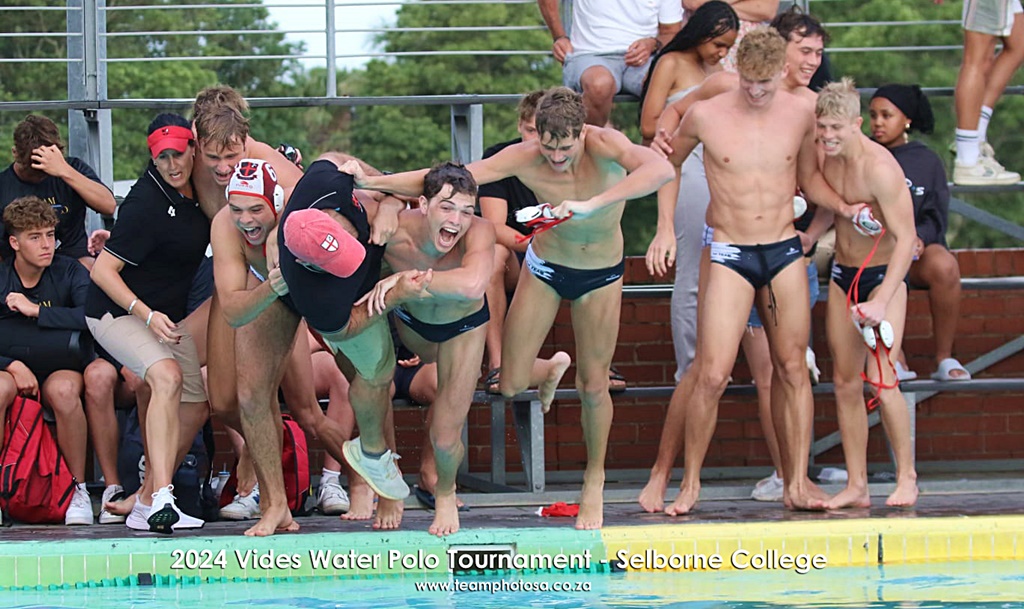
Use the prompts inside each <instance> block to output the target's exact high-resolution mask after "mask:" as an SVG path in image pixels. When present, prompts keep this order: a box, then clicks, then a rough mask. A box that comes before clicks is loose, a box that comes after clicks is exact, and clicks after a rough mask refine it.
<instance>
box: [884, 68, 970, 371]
mask: <svg viewBox="0 0 1024 609" xmlns="http://www.w3.org/2000/svg"><path fill="white" fill-rule="evenodd" d="M870 112H871V137H872V138H874V140H875V141H876V142H878V143H879V144H881V145H883V146H885V147H886V148H888V149H889V152H891V153H892V154H893V156H894V157H896V161H897V162H898V163H899V164H900V167H902V168H903V173H904V174H906V177H907V186H908V187H909V188H910V197H911V199H912V200H913V201H914V225H915V226H916V228H917V243H916V244H915V247H914V257H915V259H914V262H913V263H911V265H910V283H911V285H914V286H920V287H924V288H927V289H928V303H929V304H930V305H931V310H932V326H933V328H934V335H935V363H936V366H937V371H936V372H935V374H933V375H932V378H935V379H938V380H944V381H958V380H966V379H969V378H971V373H970V372H968V371H967V369H966V368H964V367H963V365H961V364H960V362H959V361H957V360H956V358H954V357H953V338H954V337H955V336H956V324H957V320H958V319H959V317H960V266H959V265H958V264H957V261H956V257H955V256H953V254H951V253H950V251H949V248H948V247H947V246H946V227H947V226H948V225H949V186H948V184H947V182H946V171H945V170H944V169H943V167H942V161H941V160H940V159H939V157H938V155H937V154H935V153H934V152H932V151H931V150H929V149H928V147H927V146H925V145H924V144H922V143H921V142H912V141H910V137H909V133H910V132H911V131H920V132H921V133H931V132H932V129H934V128H935V119H934V118H933V117H932V107H931V104H929V103H928V98H927V97H926V96H925V95H924V93H922V92H921V88H920V87H918V86H917V85H885V86H884V87H880V88H879V89H878V90H877V91H876V92H875V95H874V96H873V97H872V98H871V110H870ZM897 372H899V373H900V376H901V380H903V379H912V378H916V377H917V374H916V373H914V372H911V371H908V370H906V369H903V366H901V365H899V364H897Z"/></svg>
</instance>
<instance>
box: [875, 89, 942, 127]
mask: <svg viewBox="0 0 1024 609" xmlns="http://www.w3.org/2000/svg"><path fill="white" fill-rule="evenodd" d="M876 97H884V98H885V99H887V100H889V101H891V102H892V103H893V105H895V106H896V107H897V108H899V109H900V112H902V113H903V114H905V115H906V116H907V118H908V119H910V131H915V130H916V131H920V132H921V133H931V132H932V131H933V130H934V129H935V117H934V116H933V115H932V105H931V103H929V102H928V96H926V95H925V94H924V91H922V90H921V87H919V86H917V85H885V86H882V87H879V88H878V90H877V91H875V94H874V95H872V96H871V99H874V98H876Z"/></svg>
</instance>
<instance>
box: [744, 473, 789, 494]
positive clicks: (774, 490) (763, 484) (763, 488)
mask: <svg viewBox="0 0 1024 609" xmlns="http://www.w3.org/2000/svg"><path fill="white" fill-rule="evenodd" d="M782 490H783V487H782V478H780V477H779V475H778V474H777V473H775V472H772V475H771V476H768V477H767V478H764V479H762V480H760V481H759V482H758V483H757V484H755V485H754V490H753V491H752V492H751V493H750V498H751V499H753V500H754V501H782Z"/></svg>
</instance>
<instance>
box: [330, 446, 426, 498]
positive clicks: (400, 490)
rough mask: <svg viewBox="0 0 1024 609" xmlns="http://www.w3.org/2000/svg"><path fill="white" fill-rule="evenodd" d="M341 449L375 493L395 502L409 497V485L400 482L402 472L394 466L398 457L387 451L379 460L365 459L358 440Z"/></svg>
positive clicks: (349, 462) (402, 481) (353, 467)
mask: <svg viewBox="0 0 1024 609" xmlns="http://www.w3.org/2000/svg"><path fill="white" fill-rule="evenodd" d="M341 448H342V452H344V453H345V458H346V459H348V464H349V465H350V466H351V467H352V469H354V470H355V471H356V473H357V474H359V475H360V476H362V477H363V480H366V483H367V484H369V485H370V488H372V489H373V491H374V492H375V493H377V494H378V495H380V496H381V497H383V498H385V499H393V500H395V501H398V500H400V499H405V498H406V497H408V496H409V485H408V484H406V483H405V480H402V472H401V471H399V469H398V465H396V464H395V462H396V461H398V459H400V457H399V456H398V455H396V454H395V453H393V452H391V451H390V450H388V451H385V452H384V454H383V455H381V456H380V457H379V458H376V459H372V458H370V457H367V456H366V455H364V454H363V446H362V444H361V443H360V441H359V438H356V439H355V440H349V441H348V442H345V444H344V445H342V447H341Z"/></svg>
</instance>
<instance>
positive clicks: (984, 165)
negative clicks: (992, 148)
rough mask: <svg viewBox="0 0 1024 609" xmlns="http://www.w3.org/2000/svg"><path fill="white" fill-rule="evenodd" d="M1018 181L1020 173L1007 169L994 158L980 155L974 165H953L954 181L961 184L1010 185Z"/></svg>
mask: <svg viewBox="0 0 1024 609" xmlns="http://www.w3.org/2000/svg"><path fill="white" fill-rule="evenodd" d="M1017 182H1020V174H1019V173H1017V172H1014V171H1006V170H1005V169H1003V166H1002V165H1000V164H999V163H997V162H996V161H995V159H992V158H988V157H979V158H978V162H977V163H975V164H974V165H961V164H960V163H956V164H955V165H954V166H953V183H954V184H959V185H961V186H1008V185H1010V184H1016V183H1017Z"/></svg>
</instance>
